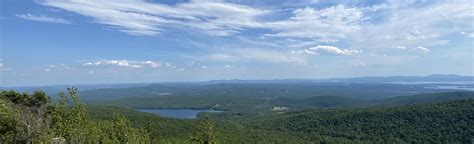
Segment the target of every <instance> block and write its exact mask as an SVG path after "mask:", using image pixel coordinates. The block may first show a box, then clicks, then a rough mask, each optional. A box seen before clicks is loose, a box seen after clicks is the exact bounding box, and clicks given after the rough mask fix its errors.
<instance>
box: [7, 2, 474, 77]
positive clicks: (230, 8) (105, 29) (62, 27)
mask: <svg viewBox="0 0 474 144" xmlns="http://www.w3.org/2000/svg"><path fill="white" fill-rule="evenodd" d="M0 8H1V9H0V86H32V85H56V84H93V83H94V84H97V83H102V84H104V83H140V82H170V81H204V80H217V79H293V78H295V79H306V78H309V79H312V78H332V77H359V76H394V75H419V76H423V75H430V74H458V75H474V52H473V49H474V42H473V40H474V2H473V1H472V0H446V1H439V0H406V1H405V0H387V1H384V0H344V1H342V0H272V1H269V0H228V1H227V0H190V1H187V0H100V1H98V0H31V1H30V0H1V1H0Z"/></svg>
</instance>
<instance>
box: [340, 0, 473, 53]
mask: <svg viewBox="0 0 474 144" xmlns="http://www.w3.org/2000/svg"><path fill="white" fill-rule="evenodd" d="M392 2H393V1H392ZM392 2H389V3H387V6H384V8H382V9H381V10H380V11H378V12H376V14H375V15H376V16H377V15H378V16H379V20H377V22H376V23H375V22H373V23H369V24H365V25H363V26H362V27H361V29H360V30H359V31H358V32H357V33H351V34H349V35H347V37H346V40H348V42H349V43H351V44H352V45H354V46H357V47H364V48H376V49H380V48H394V47H396V46H400V45H402V46H405V47H417V46H420V45H423V46H427V47H441V46H447V45H450V38H447V37H446V36H447V35H451V34H459V33H460V32H462V31H472V19H473V18H474V13H472V7H471V5H472V2H471V1H469V0H453V1H433V2H429V3H428V1H426V3H424V2H421V3H424V4H415V3H407V2H401V1H400V2H399V3H392Z"/></svg>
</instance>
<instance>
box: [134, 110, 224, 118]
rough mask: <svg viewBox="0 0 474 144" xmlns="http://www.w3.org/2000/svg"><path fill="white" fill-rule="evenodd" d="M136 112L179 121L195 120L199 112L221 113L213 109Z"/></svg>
mask: <svg viewBox="0 0 474 144" xmlns="http://www.w3.org/2000/svg"><path fill="white" fill-rule="evenodd" d="M136 110H138V111H142V112H147V113H154V114H157V115H160V116H163V117H169V118H180V119H193V118H196V117H197V114H198V113H201V112H221V111H218V110H213V109H204V110H196V109H162V108H154V109H136Z"/></svg>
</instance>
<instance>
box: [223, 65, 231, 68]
mask: <svg viewBox="0 0 474 144" xmlns="http://www.w3.org/2000/svg"><path fill="white" fill-rule="evenodd" d="M224 67H225V68H230V67H232V66H231V65H224Z"/></svg>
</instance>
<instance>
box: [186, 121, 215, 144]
mask: <svg viewBox="0 0 474 144" xmlns="http://www.w3.org/2000/svg"><path fill="white" fill-rule="evenodd" d="M191 140H192V141H196V142H199V143H202V144H216V143H217V131H216V128H215V126H214V124H213V123H212V121H211V118H209V115H207V114H204V116H203V117H202V118H201V119H200V120H199V126H198V128H197V129H196V131H195V132H194V136H193V137H192V138H191Z"/></svg>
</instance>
